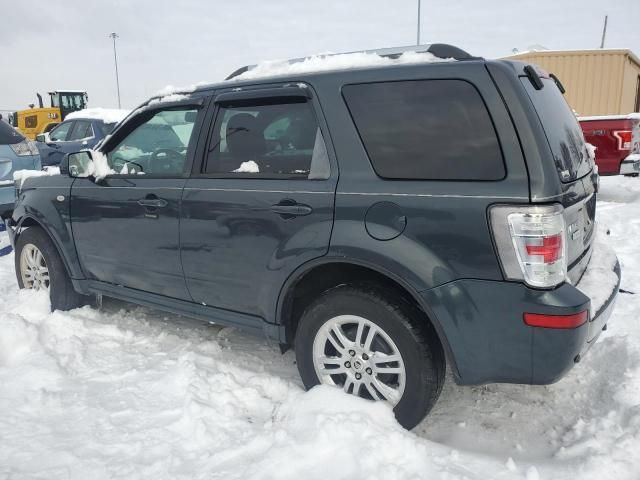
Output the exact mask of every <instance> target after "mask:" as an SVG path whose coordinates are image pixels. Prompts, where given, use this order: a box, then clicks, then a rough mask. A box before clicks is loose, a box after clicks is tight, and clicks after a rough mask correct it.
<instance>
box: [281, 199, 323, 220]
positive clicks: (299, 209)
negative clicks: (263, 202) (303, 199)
mask: <svg viewBox="0 0 640 480" xmlns="http://www.w3.org/2000/svg"><path fill="white" fill-rule="evenodd" d="M271 211H272V212H273V213H277V214H278V215H281V216H283V217H285V218H286V217H302V216H305V215H309V214H310V213H311V212H313V208H311V207H310V206H309V205H304V204H302V203H296V202H294V201H292V200H288V201H287V200H283V201H281V202H280V203H278V204H276V205H271Z"/></svg>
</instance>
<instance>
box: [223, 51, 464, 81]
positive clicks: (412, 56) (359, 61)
mask: <svg viewBox="0 0 640 480" xmlns="http://www.w3.org/2000/svg"><path fill="white" fill-rule="evenodd" d="M451 61H455V60H454V59H452V58H451V59H442V58H439V57H436V56H435V55H433V54H431V53H429V52H419V53H418V52H405V53H403V54H402V55H400V56H399V57H398V58H395V59H394V58H389V57H381V56H380V55H378V54H376V53H366V52H356V53H344V54H338V55H315V56H311V57H307V58H305V59H304V60H302V61H299V62H289V61H288V60H275V61H265V62H261V63H259V64H258V65H256V66H255V67H253V68H251V69H250V70H248V71H247V72H244V73H242V74H240V75H238V76H236V77H234V78H232V79H230V80H227V81H229V82H233V81H238V80H249V79H254V78H262V77H274V76H280V75H296V74H303V73H311V72H325V71H331V70H347V69H354V68H366V67H376V66H390V65H404V64H419V63H431V62H451Z"/></svg>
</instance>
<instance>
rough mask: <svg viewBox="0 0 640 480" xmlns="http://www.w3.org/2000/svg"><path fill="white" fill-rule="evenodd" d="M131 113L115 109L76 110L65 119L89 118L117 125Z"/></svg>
mask: <svg viewBox="0 0 640 480" xmlns="http://www.w3.org/2000/svg"><path fill="white" fill-rule="evenodd" d="M129 113H131V111H130V110H118V109H115V108H87V109H85V110H78V111H77V112H72V113H70V114H69V115H67V116H66V118H67V119H74V118H89V119H92V120H102V121H103V122H104V123H119V122H121V121H122V120H124V119H125V117H126V116H127V115H129Z"/></svg>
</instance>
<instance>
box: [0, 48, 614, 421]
mask: <svg viewBox="0 0 640 480" xmlns="http://www.w3.org/2000/svg"><path fill="white" fill-rule="evenodd" d="M413 49H414V50H416V49H417V51H415V52H404V51H402V50H393V49H391V50H386V51H372V52H360V53H354V54H350V55H335V56H324V57H314V58H309V59H299V60H292V61H289V62H282V63H280V64H274V63H269V64H263V65H258V66H255V67H244V68H242V69H240V70H239V71H237V72H235V73H234V74H233V75H232V76H231V77H230V78H229V79H227V80H226V81H224V82H221V83H217V84H212V85H206V86H201V87H198V88H196V89H190V90H185V91H182V92H177V93H174V94H171V95H168V96H165V97H161V98H154V99H151V100H150V101H149V102H147V103H145V104H144V105H142V106H141V107H140V108H139V109H138V110H137V111H136V112H135V113H134V114H132V115H131V116H130V117H129V118H128V119H127V121H125V122H124V123H122V124H120V125H119V126H118V127H117V128H116V130H115V131H114V132H113V134H112V135H111V136H110V137H109V138H108V139H106V140H105V141H104V142H103V143H102V145H101V146H100V148H99V151H95V152H80V153H77V154H71V155H69V156H68V157H67V158H66V159H65V161H64V162H63V164H62V165H61V175H60V176H53V177H47V178H34V179H29V180H27V181H26V182H25V184H24V186H23V188H22V189H21V190H20V193H19V199H18V202H17V206H16V208H15V210H14V212H13V217H12V218H11V219H9V220H8V225H9V227H10V230H11V232H12V235H13V239H14V242H15V246H16V257H15V258H16V272H17V276H18V282H19V283H20V286H21V287H26V288H48V289H49V291H50V296H51V302H52V307H53V308H59V309H69V308H73V307H76V306H78V305H81V304H82V303H83V302H85V301H86V299H87V298H88V296H89V295H107V296H112V297H117V298H120V299H124V300H127V301H131V302H134V303H139V304H142V305H148V306H151V307H156V308H160V309H164V310H167V311H171V312H176V313H179V314H182V315H186V316H189V317H193V318H195V319H198V320H201V321H205V322H212V323H214V322H215V323H219V324H224V325H233V326H237V327H241V328H244V329H246V330H249V331H253V332H255V333H257V334H261V335H265V336H266V337H267V338H269V339H271V340H274V341H276V342H278V343H279V344H280V345H281V346H282V348H283V349H284V348H289V347H295V351H296V357H297V363H298V367H299V370H300V374H301V376H302V379H303V381H304V383H305V385H306V386H307V387H312V386H314V385H316V384H319V383H324V384H329V385H335V386H336V387H338V388H341V389H343V390H344V391H345V392H347V393H349V394H354V395H359V396H361V397H364V398H367V399H370V400H377V401H385V402H388V403H389V404H390V405H392V406H393V407H394V409H395V412H396V416H397V418H398V420H399V421H400V422H401V423H402V424H403V425H404V426H406V427H409V428H410V427H413V426H414V425H415V424H416V423H418V422H419V421H420V420H421V419H422V418H423V417H424V416H425V415H426V414H427V412H429V410H430V409H431V407H432V406H433V405H434V403H435V401H436V399H437V398H438V395H439V393H440V390H441V388H442V385H443V382H444V377H445V364H446V363H448V364H449V368H450V370H451V372H452V373H453V376H454V378H455V380H456V381H457V382H458V383H460V384H481V383H487V382H510V383H529V384H547V383H551V382H555V381H556V380H558V379H559V378H560V377H562V376H563V375H564V374H565V373H566V372H567V371H568V370H569V369H570V368H571V367H572V366H573V365H574V363H575V362H577V361H578V360H579V359H580V358H581V355H583V354H584V352H585V351H586V350H587V349H588V348H589V346H591V345H592V344H593V342H594V341H595V339H596V338H597V336H598V334H599V332H600V331H601V330H602V329H603V328H604V327H605V326H606V322H607V319H608V318H609V315H610V313H611V310H612V308H613V303H614V299H615V296H616V293H617V286H618V284H619V281H620V270H619V267H618V263H617V260H616V257H615V254H612V253H611V252H609V251H608V250H607V249H606V244H605V243H602V242H596V240H595V237H596V235H595V206H596V203H595V199H596V191H597V186H598V181H597V180H598V176H597V173H596V172H595V171H594V169H593V156H592V155H591V153H590V152H589V151H588V149H587V146H586V144H585V142H584V139H583V136H582V133H581V130H580V127H579V125H578V122H577V121H576V119H575V117H574V115H573V113H572V112H571V110H570V108H569V107H568V106H567V103H566V102H565V100H564V98H563V96H562V93H561V88H562V87H561V85H560V84H559V81H558V80H557V79H556V78H555V77H553V76H550V75H548V74H546V72H543V71H541V70H539V69H538V68H536V67H534V66H531V65H527V64H524V63H521V62H514V61H504V60H495V61H494V60H491V61H490V60H485V59H482V58H477V57H471V56H470V55H469V54H467V53H465V52H463V51H461V50H459V49H457V48H455V47H451V46H448V45H441V44H438V45H430V46H425V47H413ZM151 125H156V126H158V125H161V127H159V128H150V126H151ZM148 132H154V133H153V138H151V137H149V135H148V134H147V133H148ZM163 132H164V133H163ZM592 256H593V257H594V259H595V258H596V257H597V259H595V260H594V259H592ZM594 276H598V277H597V278H598V279H599V280H598V281H597V282H594V278H595V277H594ZM587 277H588V281H585V278H587ZM594 284H595V285H597V292H594V291H593V285H594ZM588 286H590V287H588Z"/></svg>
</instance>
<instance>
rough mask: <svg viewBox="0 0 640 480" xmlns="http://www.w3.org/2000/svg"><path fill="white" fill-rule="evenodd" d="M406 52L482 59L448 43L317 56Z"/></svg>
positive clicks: (247, 67)
mask: <svg viewBox="0 0 640 480" xmlns="http://www.w3.org/2000/svg"><path fill="white" fill-rule="evenodd" d="M406 52H417V53H430V54H432V55H433V56H435V57H438V58H453V59H455V60H475V59H478V58H480V57H474V56H472V55H470V54H469V53H468V52H465V51H464V50H462V49H461V48H458V47H455V46H453V45H449V44H447V43H428V44H424V45H409V46H405V47H389V48H376V49H372V50H356V51H353V52H340V53H328V54H321V55H317V56H319V57H332V56H334V55H349V54H352V53H375V54H377V55H379V56H381V57H387V58H394V59H395V58H398V57H399V56H400V55H402V54H403V53H406ZM307 58H308V57H300V58H292V59H289V60H287V62H288V63H298V62H303V61H304V60H305V59H307ZM255 67H256V65H245V66H244V67H240V68H238V69H237V70H235V71H233V72H232V73H231V75H229V76H228V77H227V78H225V80H231V79H232V78H235V77H237V76H238V75H241V74H243V73H245V72H248V71H249V70H252V69H253V68H255Z"/></svg>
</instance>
